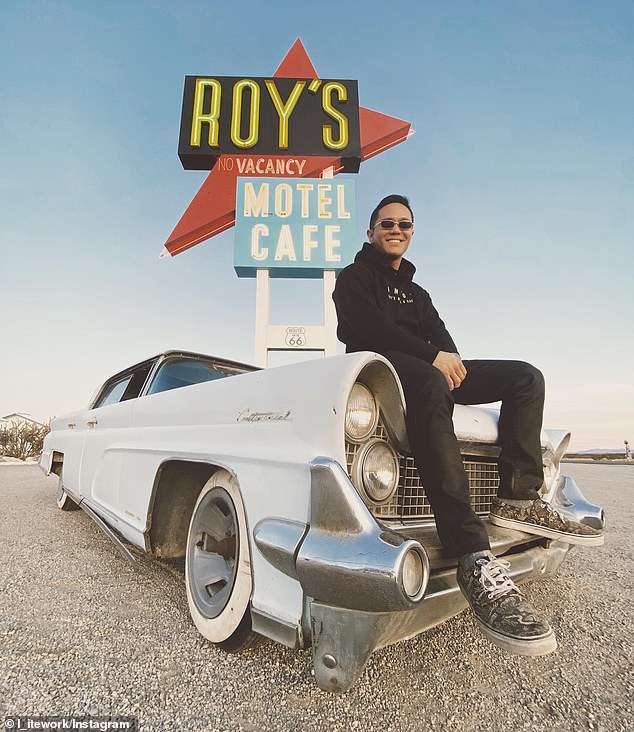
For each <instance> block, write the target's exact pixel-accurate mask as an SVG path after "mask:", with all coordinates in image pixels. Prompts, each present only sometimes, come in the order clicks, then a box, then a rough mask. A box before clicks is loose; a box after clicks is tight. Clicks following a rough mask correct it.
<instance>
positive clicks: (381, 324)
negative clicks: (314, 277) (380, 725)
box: [332, 242, 457, 363]
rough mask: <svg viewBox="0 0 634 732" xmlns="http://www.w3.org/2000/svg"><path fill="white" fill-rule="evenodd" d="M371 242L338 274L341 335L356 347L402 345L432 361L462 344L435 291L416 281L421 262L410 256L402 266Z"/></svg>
mask: <svg viewBox="0 0 634 732" xmlns="http://www.w3.org/2000/svg"><path fill="white" fill-rule="evenodd" d="M390 262H391V260H390V259H389V258H388V257H386V256H385V255H383V254H381V253H380V252H378V251H376V249H374V247H373V246H372V245H371V244H369V243H368V242H366V243H365V244H364V245H363V248H362V249H361V251H360V252H359V253H358V254H357V256H356V257H355V259H354V264H351V265H349V266H348V267H346V268H345V269H344V270H343V271H342V272H341V273H340V274H339V276H338V277H337V284H336V286H335V291H334V293H333V295H332V297H333V300H334V301H335V307H336V308H337V318H338V320H339V325H338V327H337V337H338V338H339V340H340V341H342V342H343V343H345V344H346V353H352V352H354V351H376V352H378V353H385V352H386V351H401V352H402V353H409V354H410V355H412V356H416V357H418V358H422V359H423V360H424V361H428V362H429V363H432V362H433V361H434V359H435V358H436V356H437V355H438V352H439V351H449V352H450V353H455V352H456V351H457V348H456V346H455V344H454V342H453V340H452V338H451V336H450V335H449V333H448V332H447V329H446V328H445V324H444V323H443V322H442V320H441V319H440V316H439V315H438V311H437V310H436V308H435V307H434V305H433V303H432V301H431V297H430V296H429V293H428V292H426V291H425V290H423V288H422V287H419V286H418V285H417V284H416V283H415V282H413V281H412V278H413V276H414V272H416V267H414V265H413V264H412V263H411V262H409V261H408V260H407V259H402V260H401V265H400V268H399V269H394V268H393V267H391V266H390Z"/></svg>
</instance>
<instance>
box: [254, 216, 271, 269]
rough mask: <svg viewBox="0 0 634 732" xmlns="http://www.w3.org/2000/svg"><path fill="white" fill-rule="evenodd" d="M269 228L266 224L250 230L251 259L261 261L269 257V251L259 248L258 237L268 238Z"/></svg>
mask: <svg viewBox="0 0 634 732" xmlns="http://www.w3.org/2000/svg"><path fill="white" fill-rule="evenodd" d="M268 235H269V227H268V226H267V225H266V224H256V225H255V226H254V227H253V228H252V229H251V257H252V258H253V259H257V260H258V261H262V260H263V259H266V258H267V257H268V256H269V250H268V249H267V248H266V247H260V236H268Z"/></svg>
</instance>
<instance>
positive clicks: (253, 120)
mask: <svg viewBox="0 0 634 732" xmlns="http://www.w3.org/2000/svg"><path fill="white" fill-rule="evenodd" d="M245 89H249V90H250V91H251V105H250V107H249V132H248V135H247V136H246V137H242V136H241V129H240V127H241V125H240V122H241V120H242V99H243V96H244V90H245ZM259 128H260V87H259V85H258V84H257V83H256V82H255V81H253V80H252V79H241V80H240V81H238V82H237V83H236V85H235V86H234V87H233V103H232V107H231V140H232V142H233V144H234V145H237V146H238V147H253V146H254V145H255V143H256V142H257V141H258V137H259V133H260V129H259Z"/></svg>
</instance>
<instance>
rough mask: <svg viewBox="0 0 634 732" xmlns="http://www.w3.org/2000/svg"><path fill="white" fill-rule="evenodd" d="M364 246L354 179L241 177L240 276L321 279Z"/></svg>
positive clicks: (236, 253)
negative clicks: (264, 274)
mask: <svg viewBox="0 0 634 732" xmlns="http://www.w3.org/2000/svg"><path fill="white" fill-rule="evenodd" d="M358 248H359V242H358V241H357V234H356V220H355V185H354V180H353V179H345V178H344V179H342V178H337V180H335V179H324V178H238V182H237V191H236V228H235V245H234V267H235V270H236V273H237V275H238V277H255V275H256V272H257V270H258V269H268V270H269V274H270V276H271V277H302V278H306V277H321V273H322V272H323V270H325V269H331V270H335V271H339V270H341V269H343V268H344V267H346V266H347V265H348V264H350V263H351V262H352V260H353V259H354V255H355V252H356V251H357V250H358Z"/></svg>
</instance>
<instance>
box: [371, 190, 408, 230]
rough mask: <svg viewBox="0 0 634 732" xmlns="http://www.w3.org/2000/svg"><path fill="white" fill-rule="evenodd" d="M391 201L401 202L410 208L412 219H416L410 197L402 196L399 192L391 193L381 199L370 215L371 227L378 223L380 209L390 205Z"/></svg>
mask: <svg viewBox="0 0 634 732" xmlns="http://www.w3.org/2000/svg"><path fill="white" fill-rule="evenodd" d="M390 203H400V204H401V205H402V206H405V207H406V208H407V209H409V212H410V213H411V214H412V221H414V212H413V211H412V207H411V206H410V205H409V198H408V197H407V196H401V195H399V194H398V193H391V194H390V195H389V196H386V197H385V198H384V199H382V200H381V201H379V203H378V205H377V207H376V208H375V209H374V211H372V215H371V216H370V228H372V227H373V226H374V224H376V220H377V219H378V218H379V211H380V210H381V209H382V208H383V206H389V205H390Z"/></svg>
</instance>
